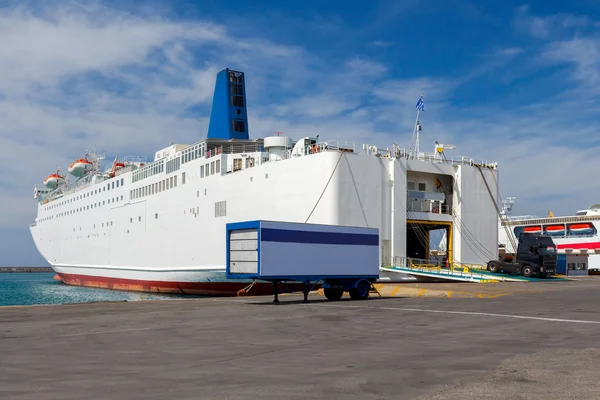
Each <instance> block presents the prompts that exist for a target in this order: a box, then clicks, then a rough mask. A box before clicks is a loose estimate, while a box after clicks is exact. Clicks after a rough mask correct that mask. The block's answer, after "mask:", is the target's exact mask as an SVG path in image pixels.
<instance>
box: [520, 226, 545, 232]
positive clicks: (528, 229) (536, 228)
mask: <svg viewBox="0 0 600 400" xmlns="http://www.w3.org/2000/svg"><path fill="white" fill-rule="evenodd" d="M523 232H527V233H542V227H541V226H540V225H536V226H526V227H525V229H523Z"/></svg>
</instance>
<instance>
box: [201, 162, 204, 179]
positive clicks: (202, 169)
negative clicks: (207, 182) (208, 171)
mask: <svg viewBox="0 0 600 400" xmlns="http://www.w3.org/2000/svg"><path fill="white" fill-rule="evenodd" d="M200 178H204V165H201V166H200Z"/></svg>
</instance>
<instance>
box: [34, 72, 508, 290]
mask: <svg viewBox="0 0 600 400" xmlns="http://www.w3.org/2000/svg"><path fill="white" fill-rule="evenodd" d="M245 90H246V89H245V76H244V74H243V73H242V72H238V71H233V70H229V69H225V70H223V71H221V72H219V73H218V74H217V80H216V85H215V91H214V97H213V105H212V110H211V114H210V122H209V127H208V134H207V137H206V139H203V140H200V141H199V142H197V143H194V144H191V145H184V144H171V145H169V146H167V147H165V148H163V149H161V150H159V151H157V152H156V153H155V155H154V159H153V160H152V161H151V162H146V161H145V160H144V159H142V158H139V157H125V158H115V159H114V160H113V162H112V163H109V165H108V167H107V168H104V169H103V168H102V167H101V162H102V160H103V159H104V158H105V157H104V156H102V155H100V154H98V153H97V152H96V151H90V152H88V153H87V154H86V155H85V157H81V158H78V159H76V160H75V161H74V162H73V163H71V165H70V166H69V167H68V173H69V175H68V176H63V175H61V174H60V171H57V172H56V173H53V174H51V175H49V176H48V177H47V178H46V179H45V180H44V187H43V188H39V189H38V188H36V189H35V193H34V197H35V198H36V199H37V200H38V211H37V218H36V221H35V223H33V224H32V225H31V228H30V230H31V234H32V237H33V240H34V242H35V244H36V246H37V249H38V250H39V252H40V253H41V254H42V256H43V257H44V258H45V259H46V260H47V261H48V262H49V263H50V265H51V266H52V267H53V268H54V270H55V271H56V272H57V274H58V276H59V277H60V279H61V280H62V281H63V282H65V283H67V284H72V285H82V286H90V287H101V288H111V289H122V290H138V291H152V292H169V293H186V294H202V295H235V294H236V293H237V292H238V291H240V290H245V289H246V288H247V287H248V285H249V284H250V283H251V282H247V281H232V280H228V279H226V277H225V256H226V254H225V251H226V249H225V242H226V238H225V225H226V223H228V222H239V221H248V220H258V219H260V220H274V221H284V222H301V223H319V224H330V225H346V226H359V227H376V228H379V229H380V242H381V246H380V254H381V265H382V266H390V265H396V266H404V265H406V264H407V258H408V257H417V258H425V257H427V253H428V243H427V242H428V237H429V230H430V229H439V228H442V229H450V230H451V232H452V234H451V235H449V237H450V239H449V240H450V241H451V243H452V244H453V246H450V248H452V251H451V252H449V255H448V257H449V259H450V260H452V258H454V260H457V261H461V262H465V263H475V262H478V258H477V257H476V256H475V255H474V254H473V253H472V251H471V250H470V247H469V246H468V245H469V242H468V240H469V239H468V238H465V237H463V236H462V234H461V232H462V231H463V230H469V231H470V232H472V233H473V234H475V235H476V236H477V238H478V239H477V240H478V242H479V243H478V248H479V249H484V250H485V249H487V251H489V252H494V251H495V250H496V249H497V243H498V240H497V232H496V229H495V228H496V223H497V214H496V211H495V208H494V205H493V202H492V201H491V199H492V198H493V196H496V195H497V184H496V183H495V182H496V181H497V172H498V170H497V164H495V163H476V162H475V161H474V160H473V159H471V158H467V157H461V158H457V159H447V158H446V154H445V150H449V149H453V148H454V146H449V145H442V144H438V143H437V142H436V144H435V147H434V151H433V152H419V151H418V144H417V148H416V150H415V151H406V150H404V149H400V148H399V147H397V146H396V145H393V146H391V148H385V149H381V148H377V147H376V146H373V145H367V144H365V145H362V146H360V145H356V144H355V143H348V142H340V141H319V135H316V136H305V137H302V138H300V139H298V140H295V141H294V140H292V139H291V138H289V137H285V136H283V135H280V134H275V135H272V136H268V137H265V138H260V139H250V137H249V133H248V118H247V112H246V91H245ZM421 107H422V105H421ZM417 143H418V142H417ZM488 193H489V194H488ZM465 207H468V210H467V209H466V208H465ZM464 211H467V212H464ZM455 218H460V224H458V223H457V224H456V226H457V228H456V229H455V228H453V226H455V225H453V222H454V220H455ZM459 228H460V229H459ZM289 256H290V257H300V258H303V259H305V260H306V262H307V263H310V260H311V254H308V253H307V254H290V255H289ZM250 261H252V260H250ZM252 262H256V260H254V261H252ZM270 290H271V286H270V284H266V283H258V284H256V285H254V286H253V287H252V291H251V293H259V292H261V291H270Z"/></svg>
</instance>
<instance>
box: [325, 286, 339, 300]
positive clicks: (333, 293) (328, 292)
mask: <svg viewBox="0 0 600 400" xmlns="http://www.w3.org/2000/svg"><path fill="white" fill-rule="evenodd" d="M323 292H324V293H325V297H327V300H330V301H338V300H340V299H341V298H342V296H343V295H344V289H340V288H325V289H323Z"/></svg>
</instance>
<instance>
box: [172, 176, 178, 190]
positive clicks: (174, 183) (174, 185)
mask: <svg viewBox="0 0 600 400" xmlns="http://www.w3.org/2000/svg"><path fill="white" fill-rule="evenodd" d="M173 187H177V175H175V176H174V177H173Z"/></svg>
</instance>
